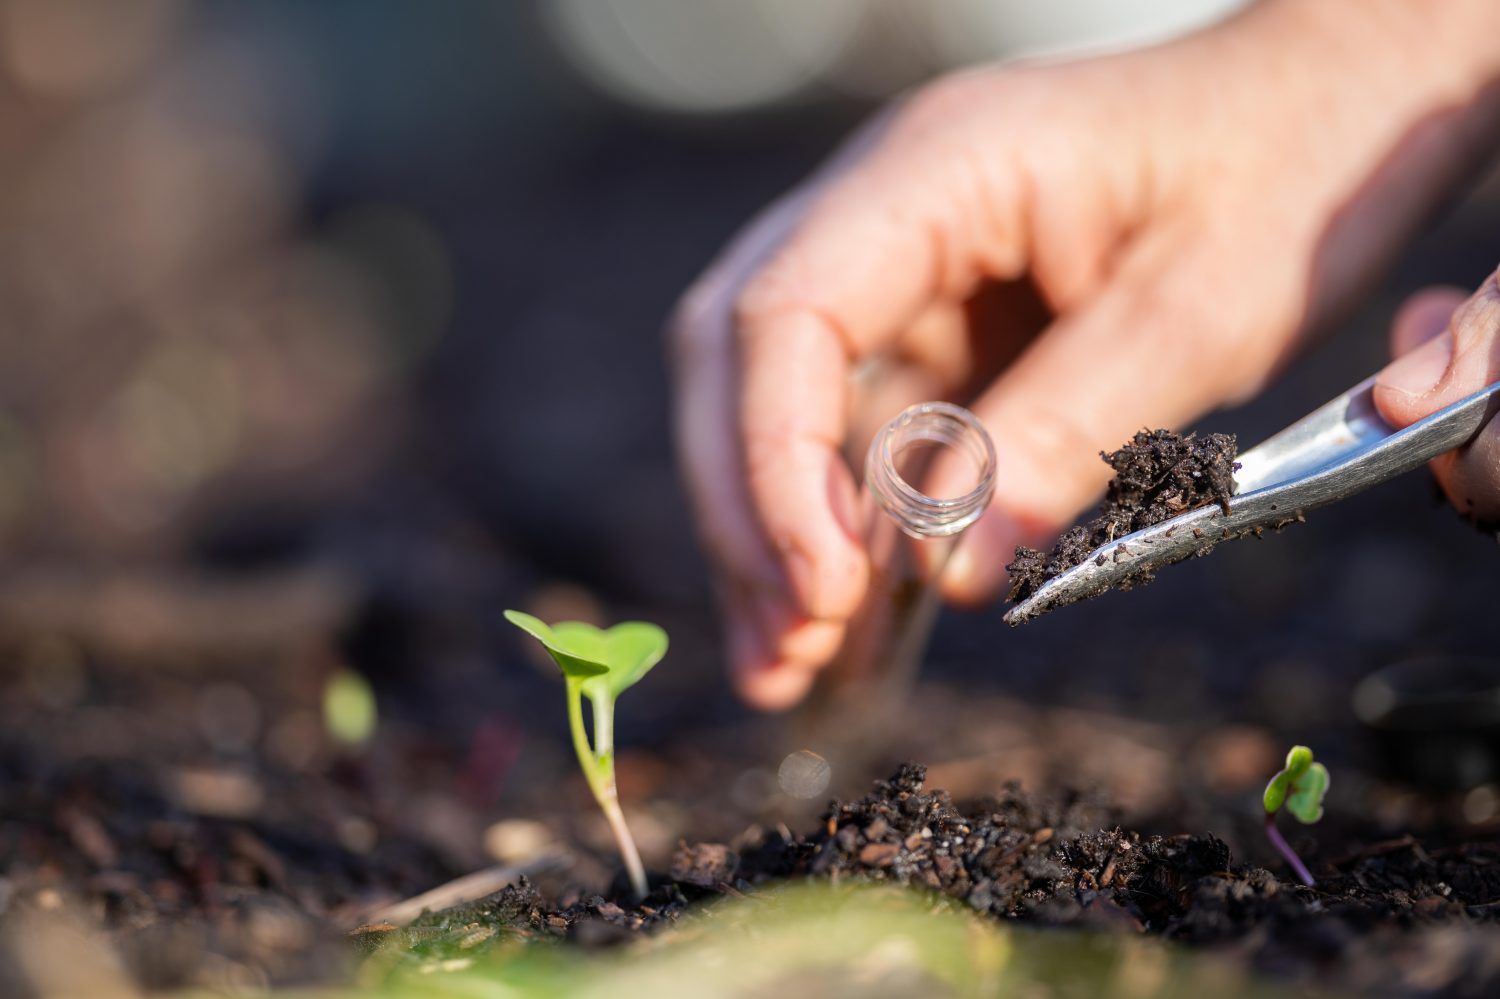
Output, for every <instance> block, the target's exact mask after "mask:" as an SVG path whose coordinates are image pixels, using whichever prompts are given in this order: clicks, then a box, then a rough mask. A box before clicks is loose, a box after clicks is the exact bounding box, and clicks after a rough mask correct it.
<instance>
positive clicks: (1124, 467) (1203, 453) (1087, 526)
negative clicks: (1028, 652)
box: [1005, 430, 1239, 600]
mask: <svg viewBox="0 0 1500 999" xmlns="http://www.w3.org/2000/svg"><path fill="white" fill-rule="evenodd" d="M1238 453H1239V446H1238V443H1237V441H1236V439H1235V436H1234V435H1233V434H1208V435H1207V436H1205V437H1202V438H1199V437H1198V436H1197V435H1196V434H1187V435H1183V434H1178V433H1174V432H1172V431H1170V430H1150V431H1147V430H1142V431H1140V432H1139V433H1137V434H1136V435H1135V437H1134V439H1132V440H1131V441H1130V442H1129V443H1128V444H1126V445H1125V446H1124V447H1122V448H1120V449H1119V450H1118V451H1113V452H1103V451H1101V452H1100V457H1101V458H1103V459H1104V462H1105V464H1107V465H1109V466H1110V467H1111V468H1113V469H1114V470H1115V477H1114V478H1113V479H1112V480H1110V483H1109V490H1108V492H1107V493H1106V495H1105V499H1104V504H1103V506H1101V507H1100V508H1099V512H1098V513H1097V514H1095V515H1094V516H1093V518H1091V519H1090V520H1089V521H1088V522H1087V523H1083V524H1078V525H1076V526H1074V527H1072V528H1070V529H1069V530H1068V531H1067V532H1065V533H1064V534H1063V535H1062V537H1060V538H1058V539H1057V543H1056V544H1054V545H1053V546H1052V551H1051V552H1050V553H1049V554H1043V553H1042V552H1039V551H1037V550H1036V549H1034V548H1027V547H1025V546H1020V547H1017V548H1016V558H1015V561H1014V562H1012V563H1010V564H1009V565H1007V566H1006V567H1005V570H1006V572H1008V573H1009V574H1010V578H1011V588H1010V593H1009V597H1010V599H1011V600H1025V599H1026V598H1027V597H1029V596H1031V594H1033V593H1035V592H1036V590H1037V589H1038V588H1039V587H1040V586H1041V585H1042V584H1043V583H1045V582H1047V580H1049V579H1051V578H1053V577H1054V576H1059V575H1061V574H1062V573H1064V572H1067V571H1068V570H1069V569H1071V568H1073V567H1074V566H1075V565H1080V564H1082V562H1083V561H1084V560H1085V559H1086V558H1088V557H1089V556H1090V555H1091V554H1093V552H1094V550H1095V549H1097V548H1099V547H1100V546H1101V545H1105V544H1108V543H1109V542H1111V541H1113V540H1114V539H1115V538H1120V537H1124V536H1125V535H1127V534H1131V533H1133V532H1135V531H1139V530H1142V529H1144V528H1147V527H1151V526H1152V525H1153V524H1160V523H1161V522H1162V521H1164V520H1171V519H1172V518H1173V517H1176V516H1177V515H1178V514H1182V513H1186V512H1187V511H1189V510H1196V509H1197V508H1199V507H1202V506H1208V505H1209V504H1211V503H1217V504H1219V506H1220V507H1221V508H1223V510H1224V512H1225V513H1228V512H1229V499H1230V496H1232V495H1233V493H1234V472H1235V469H1237V468H1238V467H1239V466H1238V465H1237V464H1235V461H1234V458H1235V455H1236V454H1238ZM1151 578H1152V574H1151V573H1150V572H1149V571H1143V572H1141V573H1139V574H1138V575H1135V576H1131V577H1130V578H1128V579H1127V580H1126V581H1125V582H1124V583H1123V584H1122V585H1121V589H1129V588H1130V587H1131V586H1134V585H1137V584H1140V583H1146V582H1150V580H1151Z"/></svg>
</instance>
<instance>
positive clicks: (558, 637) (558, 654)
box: [505, 610, 667, 700]
mask: <svg viewBox="0 0 1500 999" xmlns="http://www.w3.org/2000/svg"><path fill="white" fill-rule="evenodd" d="M505 619H506V620H507V621H509V622H510V623H511V624H513V625H515V626H516V627H518V628H520V629H522V630H523V631H525V632H526V633H527V634H529V635H531V636H532V637H533V638H535V639H536V640H537V641H539V642H541V643H542V645H544V646H545V647H546V649H547V651H548V652H549V653H550V654H551V655H552V658H553V660H554V661H556V663H557V665H558V668H559V669H561V670H562V671H563V675H564V676H568V677H572V678H574V679H579V680H583V681H584V683H583V692H584V693H585V694H586V695H588V697H589V699H590V700H596V699H598V698H599V697H606V698H609V699H611V700H612V699H614V698H616V697H618V696H620V694H621V693H623V692H624V691H626V690H628V689H629V688H630V687H632V686H634V685H635V683H636V682H637V681H639V680H640V678H641V677H643V676H645V675H646V673H647V672H649V671H650V669H651V667H653V666H655V665H656V664H657V663H659V662H661V658H662V656H664V655H666V654H667V633H666V632H665V631H663V630H662V629H661V628H659V627H657V626H656V625H654V624H651V623H649V622H646V621H625V622H623V623H621V624H617V625H615V626H614V627H613V628H608V629H601V628H596V627H594V626H593V625H591V624H585V623H584V622H582V621H559V622H558V623H557V624H554V625H548V624H547V623H545V622H543V621H541V620H540V619H538V618H535V617H532V616H531V615H530V614H523V613H521V612H520V611H512V610H508V611H506V612H505Z"/></svg>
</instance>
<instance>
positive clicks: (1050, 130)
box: [673, 0, 1500, 708]
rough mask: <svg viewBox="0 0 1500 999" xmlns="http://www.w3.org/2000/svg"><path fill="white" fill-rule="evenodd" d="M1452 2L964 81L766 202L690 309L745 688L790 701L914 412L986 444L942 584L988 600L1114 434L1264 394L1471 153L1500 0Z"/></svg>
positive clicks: (704, 501)
mask: <svg viewBox="0 0 1500 999" xmlns="http://www.w3.org/2000/svg"><path fill="white" fill-rule="evenodd" d="M1442 10H1443V15H1442V16H1441V17H1438V16H1436V15H1434V14H1433V13H1432V10H1431V9H1430V8H1428V7H1427V6H1426V5H1424V4H1421V3H1417V2H1415V0H1330V2H1326V3H1322V4H1303V3H1298V2H1296V0H1290V2H1287V0H1271V2H1267V3H1263V4H1261V5H1259V6H1258V7H1256V8H1254V9H1252V10H1251V11H1250V12H1249V13H1247V14H1245V15H1243V16H1241V17H1240V18H1237V19H1236V20H1234V21H1232V22H1229V23H1227V24H1226V25H1223V26H1221V27H1219V28H1216V29H1213V30H1210V31H1208V32H1205V33H1203V34H1200V35H1198V36H1195V37H1192V38H1189V39H1186V40H1183V41H1180V42H1176V43H1173V44H1170V45H1166V46H1162V47H1159V48H1156V49H1152V50H1145V51H1141V52H1136V53H1129V54H1125V55H1118V56H1113V57H1108V58H1100V59H1092V60H1085V61H1080V62H1075V63H1071V64H1058V65H1048V66H1024V67H1008V68H988V69H981V70H977V71H971V72H967V73H962V74H958V75H954V76H950V77H947V78H944V79H942V80H939V81H938V82H936V83H934V84H932V85H930V86H928V87H926V88H924V89H923V90H921V91H919V92H918V93H916V94H915V95H914V96H912V97H911V98H910V99H909V100H907V101H905V102H903V103H901V104H899V105H897V106H896V107H894V108H893V109H891V110H890V111H889V112H888V113H887V114H885V115H884V116H883V117H881V118H880V119H879V120H877V121H876V122H875V123H874V124H873V125H872V126H871V127H869V128H867V129H866V130H865V131H864V132H863V133H861V134H859V135H858V136H856V137H855V139H854V140H853V141H851V142H850V143H849V144H848V145H847V146H846V147H845V148H844V149H843V150H842V151H841V152H840V153H839V154H837V155H836V156H835V157H834V158H833V159H832V160H831V161H830V163H829V164H828V165H827V166H826V167H825V168H823V169H822V170H821V171H820V172H818V173H817V174H816V175H814V176H813V177H812V178H811V179H810V180H809V181H808V182H806V183H805V184H804V185H803V186H802V187H800V188H799V189H797V190H795V191H793V192H792V193H791V194H789V195H788V196H787V197H785V198H784V199H782V200H781V201H780V202H778V203H776V204H775V205H773V206H771V207H770V208H769V209H767V210H766V212H765V213H764V214H762V216H761V217H759V218H758V219H756V220H755V221H754V222H752V223H751V225H750V226H749V227H748V228H747V229H746V230H745V231H744V232H743V233H742V234H741V235H740V236H739V237H738V238H737V239H736V240H735V242H734V243H733V244H732V245H731V246H730V247H729V248H728V249H727V250H726V251H725V253H724V254H723V255H722V256H721V258H720V259H719V260H718V261H716V262H715V263H714V265H713V266H712V267H710V269H709V270H708V272H707V273H706V274H705V275H704V276H703V277H702V278H701V279H700V280H699V281H698V283H697V284H696V285H695V286H694V287H693V289H691V290H690V291H689V292H688V294H687V295H686V296H685V297H684V299H683V301H682V303H681V305H680V306H679V309H678V312H677V315H676V317H675V319H674V324H673V326H674V328H673V345H674V353H675V362H676V371H675V374H676V382H677V395H678V412H677V416H676V432H677V441H678V448H679V452H680V454H681V458H682V460H683V463H684V466H685V468H686V471H687V476H688V481H689V487H690V491H691V494H692V498H693V501H694V505H695V507H696V512H697V516H698V522H699V527H700V530H701V533H702V536H703V540H704V543H705V546H706V548H707V550H708V552H709V554H710V556H711V557H712V558H713V560H714V561H715V563H716V569H717V570H718V582H719V587H720V598H721V601H722V603H723V605H724V609H725V619H726V620H725V624H726V627H727V631H728V639H729V651H730V663H731V671H732V676H733V678H734V680H735V682H736V685H737V687H738V688H739V690H740V691H741V693H742V694H743V695H744V696H745V697H746V698H747V699H748V700H749V701H751V702H752V703H754V704H756V705H759V706H761V707H766V708H778V707H784V706H787V705H789V704H791V703H793V702H795V701H796V700H798V699H799V698H800V697H801V696H802V695H803V694H804V693H805V692H806V690H807V688H808V687H809V685H810V684H811V682H812V680H813V677H814V675H815V673H816V670H817V669H818V668H819V667H820V666H821V665H822V664H823V663H825V662H826V661H827V660H828V659H829V658H830V657H831V656H832V654H833V653H834V652H835V651H836V650H837V647H838V645H839V643H840V641H841V639H842V636H843V631H844V625H845V622H846V621H847V620H848V618H849V616H850V615H851V614H852V613H853V611H854V610H855V609H856V608H857V607H858V605H859V603H860V599H861V597H862V596H863V594H864V592H865V589H866V585H867V580H868V575H869V566H868V564H867V559H866V555H865V552H864V550H863V548H862V544H861V540H860V539H861V536H862V531H861V525H859V524H857V523H856V522H855V519H856V517H855V514H854V513H853V511H854V510H855V508H856V504H855V498H856V491H857V487H856V484H855V480H854V477H853V476H852V475H851V472H850V468H849V465H848V462H847V461H846V458H845V455H846V453H851V452H852V453H858V447H859V443H860V441H861V438H862V439H868V435H869V433H871V432H872V431H873V430H874V429H875V427H877V426H878V425H879V424H880V423H881V422H883V421H884V420H885V419H887V418H888V417H890V416H891V415H893V414H894V413H896V412H897V411H899V410H900V409H901V408H902V407H903V406H904V405H906V404H908V403H910V402H914V401H918V400H920V399H923V398H951V399H954V400H955V401H960V402H963V403H964V404H966V405H969V406H970V407H971V408H972V409H973V410H974V411H975V413H976V414H977V415H978V416H979V417H980V418H981V419H982V420H983V421H984V422H985V424H986V425H987V427H988V428H989V429H990V431H991V434H992V436H993V437H994V439H995V445H996V451H997V456H998V476H997V486H996V490H995V499H994V502H993V506H992V508H991V509H990V511H989V512H988V513H987V514H986V515H985V517H984V518H982V519H981V520H980V521H979V522H978V523H977V524H976V525H975V526H974V527H973V528H971V529H970V533H969V534H968V535H967V536H966V540H965V543H964V545H963V546H961V547H960V549H959V552H958V554H957V556H956V557H955V558H954V560H953V562H952V563H950V565H949V567H948V570H947V571H946V572H945V574H944V578H943V581H942V585H943V587H944V592H945V594H946V595H947V596H948V597H949V598H951V599H955V600H959V601H965V602H977V601H980V600H983V599H986V598H988V597H989V596H991V595H993V594H994V593H995V592H996V590H997V589H998V588H999V587H1000V585H1001V583H1002V582H1003V579H1004V569H1003V567H1004V565H1005V564H1006V562H1007V561H1009V559H1010V554H1011V552H1012V550H1013V548H1014V546H1015V545H1016V544H1017V543H1018V542H1028V543H1039V542H1040V541H1041V540H1042V538H1043V536H1045V535H1048V534H1050V533H1053V532H1055V531H1056V530H1057V529H1059V528H1060V527H1061V526H1063V525H1065V524H1067V523H1069V522H1070V521H1071V520H1072V519H1073V518H1074V517H1075V515H1076V514H1077V513H1078V512H1079V511H1080V510H1081V509H1082V508H1083V507H1085V506H1086V505H1087V504H1088V503H1089V502H1090V500H1091V499H1092V497H1093V496H1094V494H1095V493H1096V492H1097V490H1098V489H1099V488H1100V486H1101V485H1102V483H1103V478H1104V473H1105V472H1106V469H1105V467H1104V466H1103V464H1102V463H1101V462H1099V461H1098V458H1097V455H1098V452H1099V451H1101V450H1103V449H1107V448H1112V447H1114V446H1116V445H1117V444H1118V443H1119V442H1120V441H1122V440H1124V439H1126V438H1127V437H1129V436H1130V434H1131V433H1133V432H1134V431H1135V430H1137V429H1139V428H1141V427H1142V426H1174V425H1181V424H1183V423H1185V422H1187V421H1189V420H1192V419H1194V418H1195V417H1197V416H1199V415H1200V414H1202V413H1204V412H1205V411H1207V410H1208V409H1210V408H1212V407H1214V406H1217V405H1220V404H1222V403H1225V402H1229V401H1234V400H1238V399H1242V398H1244V397H1245V396H1247V395H1249V394H1251V393H1253V392H1254V391H1255V390H1256V389H1257V388H1258V387H1259V386H1260V385H1261V384H1263V383H1264V381H1265V380H1266V379H1267V378H1268V377H1269V376H1270V375H1271V374H1272V373H1273V372H1274V371H1275V369H1276V368H1277V367H1278V366H1279V365H1281V364H1282V363H1283V362H1284V361H1285V360H1286V359H1287V358H1288V356H1289V355H1290V353H1291V352H1292V350H1293V348H1294V346H1295V344H1296V343H1297V341H1298V340H1299V338H1300V337H1301V336H1302V334H1303V333H1304V332H1306V331H1307V330H1308V329H1310V328H1312V327H1314V326H1316V325H1318V324H1319V322H1321V321H1323V320H1325V319H1326V318H1327V317H1328V316H1329V314H1330V313H1332V312H1334V311H1335V310H1337V309H1338V308H1339V307H1340V306H1341V305H1342V304H1344V303H1345V302H1346V301H1347V300H1348V299H1349V298H1350V297H1351V296H1352V295H1353V294H1354V293H1355V292H1356V291H1357V290H1358V289H1359V287H1360V286H1361V285H1362V284H1363V283H1365V282H1366V281H1368V280H1369V279H1370V278H1371V276H1372V275H1373V274H1374V273H1375V272H1377V271H1378V269H1379V267H1380V265H1381V264H1383V263H1384V262H1385V261H1386V260H1387V259H1388V257H1389V256H1390V255H1391V254H1392V253H1393V251H1394V249H1395V247H1396V246H1397V245H1398V244H1399V243H1400V241H1401V240H1402V239H1403V238H1404V237H1405V236H1406V235H1407V234H1408V233H1409V231H1410V230H1411V229H1412V228H1413V227H1414V226H1415V225H1416V224H1417V223H1418V222H1419V221H1420V220H1421V219H1422V218H1423V217H1424V216H1425V215H1426V213H1427V212H1428V210H1429V209H1430V207H1431V206H1432V204H1433V202H1434V201H1435V200H1436V198H1437V197H1438V195H1439V194H1440V193H1441V192H1442V191H1443V189H1444V188H1446V187H1447V186H1449V185H1450V184H1451V182H1452V181H1453V180H1454V179H1455V177H1456V176H1457V175H1459V174H1460V173H1461V172H1462V169H1463V168H1464V166H1465V165H1467V164H1468V163H1469V161H1470V160H1472V159H1473V158H1474V156H1475V147H1476V145H1477V140H1476V139H1475V137H1474V133H1475V131H1476V129H1477V126H1476V118H1479V117H1481V116H1482V113H1483V114H1487V113H1488V105H1487V104H1486V103H1485V102H1484V101H1482V100H1480V98H1479V94H1480V92H1481V91H1482V89H1483V87H1484V86H1485V85H1486V84H1487V83H1488V82H1489V81H1490V79H1491V78H1492V77H1494V76H1495V75H1496V72H1497V66H1496V65H1495V63H1494V61H1493V60H1494V59H1495V53H1494V52H1493V51H1491V50H1492V49H1493V46H1492V45H1491V44H1490V42H1489V39H1491V38H1493V37H1496V29H1500V24H1496V23H1495V22H1496V20H1497V14H1500V6H1497V5H1495V4H1493V2H1492V0H1461V2H1455V3H1454V4H1451V5H1448V6H1445V7H1444V8H1442ZM1414 39H1420V40H1421V41H1422V44H1414ZM877 357H880V358H884V360H885V364H886V370H885V374H884V377H883V378H882V379H880V380H879V382H878V383H877V384H875V385H873V386H870V385H864V384H861V383H858V382H857V381H856V380H854V379H851V377H850V375H851V372H852V371H854V370H855V369H856V368H858V367H860V366H861V365H863V364H864V363H865V362H867V361H868V360H870V359H872V358H877ZM851 444H852V445H853V446H851ZM938 474H941V473H940V472H939V473H938ZM935 491H937V492H939V493H941V492H942V489H941V486H940V485H938V486H935Z"/></svg>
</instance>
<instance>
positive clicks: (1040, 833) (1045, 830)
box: [1031, 826, 1055, 843]
mask: <svg viewBox="0 0 1500 999" xmlns="http://www.w3.org/2000/svg"><path fill="white" fill-rule="evenodd" d="M1054 834H1055V830H1054V829H1053V828H1052V827H1051V826H1044V827H1042V828H1041V829H1038V830H1037V831H1036V832H1034V833H1032V834H1031V841H1032V842H1033V843H1046V842H1047V841H1049V840H1050V839H1052V837H1053V835H1054Z"/></svg>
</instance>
